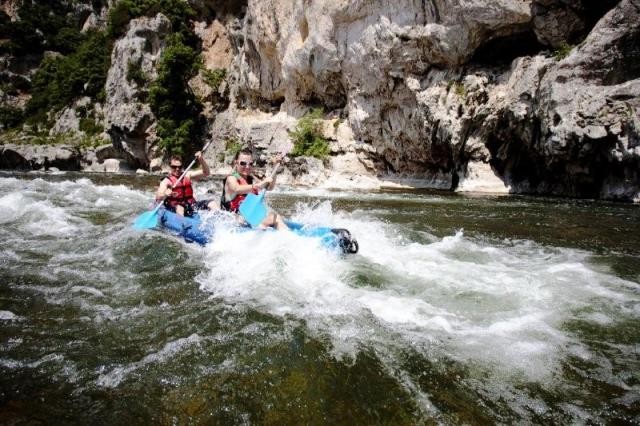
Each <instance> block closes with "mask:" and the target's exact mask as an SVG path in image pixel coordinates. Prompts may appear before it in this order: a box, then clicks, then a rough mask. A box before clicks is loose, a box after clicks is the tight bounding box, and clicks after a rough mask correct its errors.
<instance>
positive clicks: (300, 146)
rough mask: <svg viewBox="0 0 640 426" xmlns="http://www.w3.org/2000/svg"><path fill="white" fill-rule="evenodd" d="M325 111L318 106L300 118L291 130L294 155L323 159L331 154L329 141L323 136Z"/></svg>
mask: <svg viewBox="0 0 640 426" xmlns="http://www.w3.org/2000/svg"><path fill="white" fill-rule="evenodd" d="M322 114H323V111H322V109H321V108H316V109H314V110H312V111H311V112H309V113H307V114H305V115H304V116H303V117H302V118H300V119H299V120H298V122H297V124H296V128H295V129H294V130H293V132H291V135H290V136H291V139H292V140H293V150H292V151H291V154H290V155H291V156H292V157H299V156H307V157H315V158H320V159H323V158H325V157H326V156H327V155H329V141H327V139H326V138H324V137H323V136H322V131H321V128H320V125H321V123H320V121H319V120H320V119H321V118H322Z"/></svg>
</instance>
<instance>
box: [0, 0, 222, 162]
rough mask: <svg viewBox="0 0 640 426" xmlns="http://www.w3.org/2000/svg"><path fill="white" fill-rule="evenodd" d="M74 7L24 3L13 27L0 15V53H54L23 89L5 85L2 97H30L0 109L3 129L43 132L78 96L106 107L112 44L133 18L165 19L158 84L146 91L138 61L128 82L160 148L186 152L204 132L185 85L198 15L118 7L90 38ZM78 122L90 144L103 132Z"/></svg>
mask: <svg viewBox="0 0 640 426" xmlns="http://www.w3.org/2000/svg"><path fill="white" fill-rule="evenodd" d="M94 3H95V4H97V3H96V2H94ZM98 3H100V2H98ZM73 4H74V2H73V1H67V0H51V1H43V0H29V1H24V2H22V5H21V6H20V9H19V10H18V16H19V17H20V19H19V20H17V21H15V22H11V20H10V19H9V17H8V16H7V15H6V14H5V13H3V12H1V11H0V40H3V41H0V54H1V53H9V54H12V55H16V56H19V55H24V54H27V53H28V54H32V53H36V54H37V53H43V52H45V51H53V52H57V53H55V54H51V55H49V54H47V55H44V59H43V60H42V62H41V64H40V67H39V69H38V70H37V71H36V73H35V74H34V75H33V77H32V80H31V83H30V85H28V87H26V88H19V87H18V86H16V84H19V85H21V84H22V83H21V82H16V84H14V82H2V84H3V87H2V89H3V92H4V93H7V94H11V95H15V94H17V91H18V90H22V91H30V92H31V94H32V97H31V99H30V101H29V102H28V104H27V106H26V109H25V110H24V112H21V111H20V110H18V109H14V108H8V107H5V108H2V109H0V125H1V126H3V127H4V128H5V129H8V128H11V127H15V126H19V125H21V124H23V123H24V122H25V121H26V122H27V123H28V124H30V125H31V127H35V128H36V129H38V130H42V129H43V127H42V124H45V127H46V126H49V125H51V122H50V119H51V118H52V117H53V115H54V114H52V113H53V112H56V111H59V110H60V109H61V108H63V107H65V106H68V105H70V104H71V103H72V102H73V101H74V100H76V99H78V98H79V97H82V96H88V97H90V98H91V100H92V101H93V102H96V101H104V98H105V83H106V76H107V71H108V69H109V67H110V54H111V50H112V46H113V43H114V42H115V40H117V39H118V38H119V37H121V36H122V35H123V34H124V32H125V31H126V28H127V25H128V23H129V21H130V20H131V19H134V18H137V17H141V16H148V17H152V16H155V15H156V14H158V13H162V14H164V15H165V16H166V17H167V18H168V19H169V20H170V21H171V26H172V27H171V28H172V34H171V35H170V36H169V37H168V38H167V40H166V48H165V49H164V50H163V54H162V57H161V59H160V61H159V65H158V78H157V79H156V80H155V81H154V82H152V83H151V84H150V83H149V78H148V76H147V75H145V73H144V72H143V71H142V70H141V69H140V66H139V63H135V62H132V63H129V64H128V67H127V70H126V71H127V73H126V78H127V79H128V80H129V81H133V82H135V83H136V84H137V85H138V86H139V89H140V90H139V91H138V100H140V101H141V102H148V103H149V105H150V107H151V110H152V111H153V113H154V114H155V115H156V118H157V120H158V136H159V137H160V139H161V144H162V145H163V147H164V148H165V149H166V150H167V151H168V152H169V153H185V151H187V150H188V149H189V148H190V147H191V142H192V141H193V140H194V139H195V138H196V137H197V136H198V134H199V131H200V129H201V125H202V123H201V117H200V113H201V110H202V107H201V105H200V103H199V101H198V100H197V99H196V98H195V97H194V95H193V94H192V92H191V90H190V89H189V87H188V85H187V82H188V80H189V79H190V78H192V77H193V76H195V74H196V73H197V72H198V70H199V69H200V67H201V59H200V55H199V54H198V53H197V52H199V50H200V49H199V43H200V40H199V38H198V37H197V36H196V35H195V33H194V32H193V29H192V25H191V22H192V20H193V18H194V17H195V16H196V14H195V12H194V10H193V9H192V8H191V6H190V5H189V2H186V1H184V0H119V1H117V2H116V3H115V4H114V5H113V7H112V8H111V10H110V13H109V21H108V25H107V30H106V31H104V32H89V33H87V34H83V33H81V32H80V23H79V22H75V21H74V19H75V18H73V16H77V15H75V14H74V13H73ZM100 4H102V3H100ZM96 7H97V6H96ZM225 76H226V73H225V71H224V70H214V71H213V72H212V73H211V74H210V75H209V81H210V84H217V85H219V84H220V82H221V81H222V80H223V79H224V78H225ZM23 89H24V90H23ZM87 108H89V109H91V106H88V107H87ZM80 118H81V120H80V128H81V130H82V131H84V132H85V133H86V134H87V135H88V136H87V137H93V136H94V135H98V134H100V133H102V131H103V129H102V127H101V126H100V125H99V124H97V123H96V121H95V118H94V117H92V116H91V114H90V112H89V111H84V113H81V114H80ZM43 134H44V133H43ZM32 136H34V135H32ZM34 137H35V136H34ZM37 137H40V136H37ZM43 137H44V136H43Z"/></svg>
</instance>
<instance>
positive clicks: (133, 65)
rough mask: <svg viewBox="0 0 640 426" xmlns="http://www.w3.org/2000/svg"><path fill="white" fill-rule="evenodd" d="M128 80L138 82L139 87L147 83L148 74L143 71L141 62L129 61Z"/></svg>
mask: <svg viewBox="0 0 640 426" xmlns="http://www.w3.org/2000/svg"><path fill="white" fill-rule="evenodd" d="M127 80H128V81H132V82H134V83H136V84H137V85H138V87H143V86H144V85H145V84H147V76H146V74H145V73H144V71H142V67H141V66H140V63H139V62H134V61H131V60H130V61H129V63H128V64H127Z"/></svg>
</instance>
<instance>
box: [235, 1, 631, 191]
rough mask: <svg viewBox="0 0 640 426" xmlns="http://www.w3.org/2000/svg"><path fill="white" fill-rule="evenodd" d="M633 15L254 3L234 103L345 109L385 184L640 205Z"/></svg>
mask: <svg viewBox="0 0 640 426" xmlns="http://www.w3.org/2000/svg"><path fill="white" fill-rule="evenodd" d="M614 6H615V7H614ZM612 7H614V8H613V10H611V11H609V12H608V10H609V9H611V8H612ZM638 9H639V2H638V0H623V1H621V2H619V4H618V2H614V1H605V2H599V4H597V5H594V4H592V3H591V2H584V1H580V0H573V1H570V0H566V1H565V0H534V1H515V0H501V1H498V2H495V1H491V2H490V1H484V0H474V1H468V2H460V1H456V0H449V1H444V0H442V1H434V2H429V3H425V2H419V1H411V0H404V1H400V2H396V3H394V5H393V7H391V6H390V5H388V4H387V3H385V2H343V1H337V0H336V1H327V2H314V3H312V4H308V3H305V2H301V1H298V2H290V1H278V0H270V1H250V2H249V4H248V8H247V16H246V18H245V27H244V29H243V38H242V43H241V44H239V45H238V46H239V47H238V48H239V52H238V55H237V57H236V59H237V62H236V64H237V68H236V73H235V75H234V78H235V81H237V90H236V91H235V92H234V93H236V94H237V96H236V99H235V102H236V105H238V106H250V107H253V108H260V109H262V110H265V111H273V109H274V106H275V107H276V108H277V109H280V110H281V111H283V112H287V113H288V114H289V115H291V116H299V115H300V114H301V112H302V111H304V110H305V108H309V107H310V106H317V105H322V106H324V108H325V111H330V110H334V111H337V112H338V114H339V115H342V116H344V117H346V121H347V123H348V125H349V127H350V130H351V131H352V132H353V142H352V144H353V146H356V145H357V144H364V145H366V146H368V147H369V148H370V149H368V150H361V152H362V151H366V152H367V153H368V154H367V158H362V157H361V160H359V161H361V162H362V161H367V166H366V167H365V168H366V169H368V170H370V167H373V168H374V169H375V173H376V174H378V175H379V176H380V177H381V178H383V179H386V180H402V179H405V178H410V179H413V180H414V182H415V179H419V180H420V181H421V182H422V184H423V185H425V186H434V187H440V188H448V189H458V190H479V189H480V190H491V191H504V192H507V191H510V192H527V193H545V194H548V193H552V194H559V195H569V196H579V197H602V198H616V199H618V198H619V199H638V198H640V197H639V195H638V193H639V191H640V182H639V180H638V175H637V170H638V161H639V160H638V159H639V158H640V153H639V152H637V140H638V134H639V130H638V129H639V128H638V125H637V123H638V121H639V120H638V113H637V111H638V110H637V103H638V99H639V95H640V94H639V93H638V89H637V86H638V81H639V80H638V78H639V77H640V74H639V73H638V69H637V64H638V63H640V61H639V60H638V50H637V47H634V46H638V45H640V43H639V41H640V40H639V37H638V25H639V22H640V19H638ZM605 14H606V15H605ZM603 15H604V17H603ZM596 23H597V24H596ZM594 24H595V27H594ZM586 35H588V36H586ZM585 36H586V38H584V37H585ZM578 42H579V43H580V44H579V46H576V47H571V45H572V44H575V43H578ZM556 48H558V51H557V52H555V53H554V52H553V49H556ZM565 51H566V52H568V51H570V54H569V55H568V56H567V57H562V56H563V55H564V54H565V53H566V52H565ZM339 155H342V154H337V153H335V152H334V158H336V157H337V156H339Z"/></svg>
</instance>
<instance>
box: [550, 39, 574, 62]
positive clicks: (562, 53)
mask: <svg viewBox="0 0 640 426" xmlns="http://www.w3.org/2000/svg"><path fill="white" fill-rule="evenodd" d="M572 49H573V46H572V45H570V44H568V43H566V42H562V43H560V45H559V46H558V47H557V48H556V50H554V51H553V57H554V58H556V60H558V61H560V60H562V59H564V58H566V57H567V56H569V53H571V50H572Z"/></svg>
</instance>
